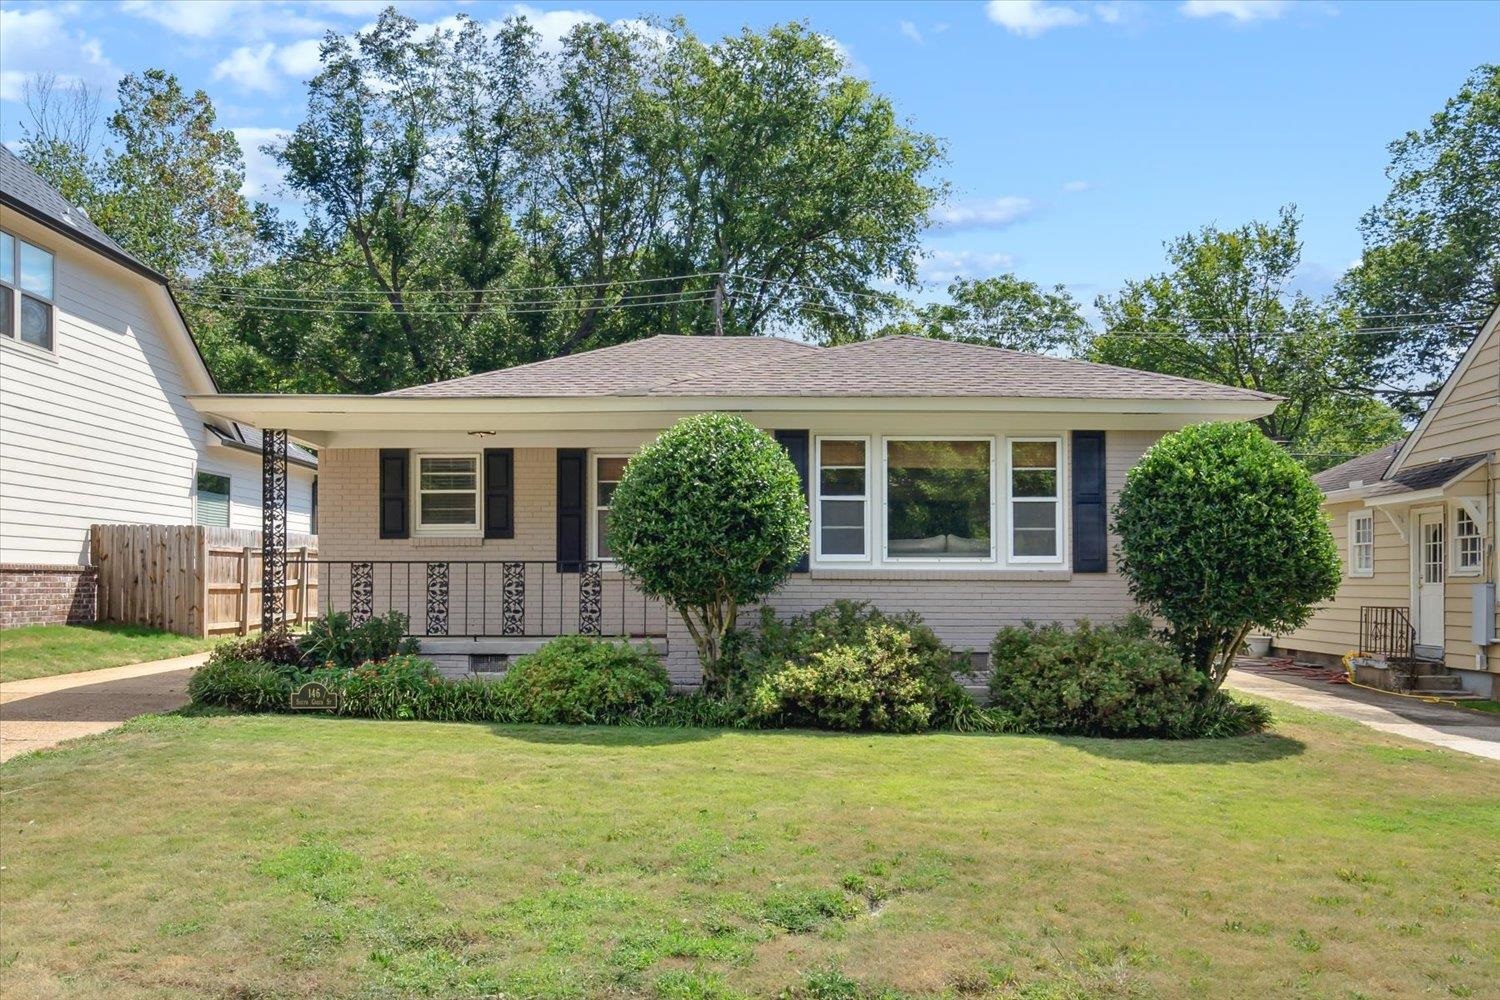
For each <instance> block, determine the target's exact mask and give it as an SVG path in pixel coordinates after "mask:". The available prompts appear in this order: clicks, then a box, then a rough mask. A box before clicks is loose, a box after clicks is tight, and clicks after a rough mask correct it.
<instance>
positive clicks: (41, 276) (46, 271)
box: [18, 240, 52, 299]
mask: <svg viewBox="0 0 1500 1000" xmlns="http://www.w3.org/2000/svg"><path fill="white" fill-rule="evenodd" d="M18 283H19V284H20V286H21V289H22V290H23V291H27V292H35V293H36V294H38V295H40V296H41V297H42V298H44V299H50V298H52V255H51V254H50V253H48V252H47V251H45V250H43V249H42V248H41V247H34V246H32V245H31V244H30V243H27V242H26V241H25V240H22V241H21V280H20V282H18Z"/></svg>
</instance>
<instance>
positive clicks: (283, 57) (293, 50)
mask: <svg viewBox="0 0 1500 1000" xmlns="http://www.w3.org/2000/svg"><path fill="white" fill-rule="evenodd" d="M321 45H322V42H321V40H319V39H316V38H306V39H303V40H302V41H300V42H292V43H291V44H289V45H277V44H276V43H275V42H265V43H263V44H261V45H257V46H253V47H252V46H249V45H242V46H240V47H239V48H237V49H235V50H234V51H233V52H231V53H229V55H228V56H226V57H225V58H224V59H222V60H220V61H219V63H218V64H217V65H216V66H214V70H213V77H214V79H215V80H228V81H230V82H231V83H233V84H234V85H235V86H236V87H239V88H240V89H241V90H257V91H261V92H262V93H267V94H269V93H273V92H275V91H277V90H279V89H281V85H282V83H283V82H284V81H285V78H286V77H289V76H290V77H295V78H297V79H298V80H306V79H308V78H309V77H312V76H315V75H317V72H318V70H319V68H320V67H321V66H322V62H321V60H320V59H319V52H320V47H321Z"/></svg>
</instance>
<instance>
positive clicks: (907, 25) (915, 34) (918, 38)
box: [901, 21, 924, 45]
mask: <svg viewBox="0 0 1500 1000" xmlns="http://www.w3.org/2000/svg"><path fill="white" fill-rule="evenodd" d="M901 34H903V35H905V36H906V37H907V38H910V39H911V40H912V41H914V42H916V43H917V44H918V45H921V44H922V42H923V41H924V39H923V38H922V29H921V28H918V27H917V26H916V25H915V24H912V23H911V22H910V21H902V22H901Z"/></svg>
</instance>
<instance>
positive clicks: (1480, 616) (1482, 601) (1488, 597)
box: [1471, 583, 1497, 646]
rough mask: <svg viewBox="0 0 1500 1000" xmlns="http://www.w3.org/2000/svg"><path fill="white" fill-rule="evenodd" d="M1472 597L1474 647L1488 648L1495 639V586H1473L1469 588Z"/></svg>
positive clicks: (1488, 584)
mask: <svg viewBox="0 0 1500 1000" xmlns="http://www.w3.org/2000/svg"><path fill="white" fill-rule="evenodd" d="M1471 590H1472V592H1473V595H1474V615H1473V619H1472V620H1473V623H1474V645H1476V646H1488V645H1489V644H1490V643H1492V642H1496V641H1497V639H1496V637H1495V585H1494V584H1493V583H1480V584H1475V585H1474V587H1472V588H1471Z"/></svg>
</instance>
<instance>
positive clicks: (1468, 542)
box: [1453, 507, 1484, 576]
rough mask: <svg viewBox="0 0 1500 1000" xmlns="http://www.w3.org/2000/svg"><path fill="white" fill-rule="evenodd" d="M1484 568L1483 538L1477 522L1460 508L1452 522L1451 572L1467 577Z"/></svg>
mask: <svg viewBox="0 0 1500 1000" xmlns="http://www.w3.org/2000/svg"><path fill="white" fill-rule="evenodd" d="M1483 566H1484V537H1483V534H1482V533H1481V532H1480V530H1479V522H1478V521H1476V520H1474V519H1473V518H1472V517H1470V516H1469V512H1468V511H1467V510H1464V509H1463V508H1462V507H1459V508H1458V512H1457V513H1456V514H1455V515H1454V520H1453V572H1454V573H1457V574H1462V575H1464V576H1468V575H1470V574H1473V573H1478V572H1479V571H1480V569H1481V568H1482V567H1483Z"/></svg>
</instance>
